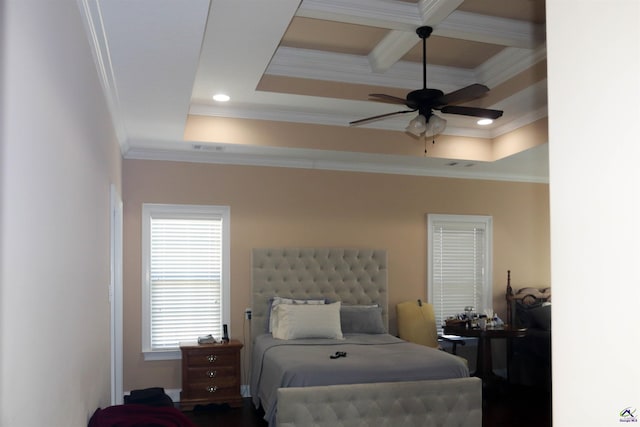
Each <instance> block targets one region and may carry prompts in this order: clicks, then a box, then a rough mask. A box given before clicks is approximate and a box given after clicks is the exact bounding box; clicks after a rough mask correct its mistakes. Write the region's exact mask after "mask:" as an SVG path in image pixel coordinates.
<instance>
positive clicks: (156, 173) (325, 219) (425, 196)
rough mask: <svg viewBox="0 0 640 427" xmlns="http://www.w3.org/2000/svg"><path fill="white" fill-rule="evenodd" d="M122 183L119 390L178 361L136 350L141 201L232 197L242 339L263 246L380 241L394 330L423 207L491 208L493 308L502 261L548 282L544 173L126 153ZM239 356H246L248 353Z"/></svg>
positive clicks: (143, 383) (525, 277)
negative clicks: (255, 255) (398, 170)
mask: <svg viewBox="0 0 640 427" xmlns="http://www.w3.org/2000/svg"><path fill="white" fill-rule="evenodd" d="M123 191H124V193H123V200H124V234H125V240H124V251H125V252H124V288H125V289H124V300H125V302H124V304H125V306H124V329H125V337H124V388H125V390H131V389H136V388H143V387H150V386H163V387H165V388H179V387H180V374H179V367H180V364H179V361H153V362H144V361H143V356H142V354H141V345H140V336H141V335H140V333H141V326H140V325H141V318H140V304H141V300H140V298H141V296H140V295H141V269H140V267H141V261H140V257H141V255H140V247H141V245H140V235H141V230H140V219H141V206H142V203H145V202H149V203H185V204H216V205H228V206H230V207H231V288H232V290H231V312H232V320H231V325H230V328H231V335H232V337H233V338H238V339H240V340H242V341H244V337H243V331H244V329H243V326H244V324H243V319H244V309H245V307H250V305H251V298H250V289H251V282H250V278H251V272H250V256H251V249H252V248H253V247H268V246H280V247H282V246H307V247H308V246H333V247H339V246H347V247H375V248H385V249H387V251H388V261H389V304H390V308H391V310H390V314H391V325H392V332H395V310H394V309H393V307H395V304H397V303H398V302H401V301H403V300H407V299H414V298H422V299H426V217H425V215H426V214H427V213H451V214H454V213H455V214H480V215H492V216H493V221H494V222H493V224H494V307H495V308H496V309H497V310H498V311H499V312H501V313H504V308H505V304H504V289H505V285H506V283H505V282H506V271H507V270H508V269H511V270H512V276H513V279H514V284H522V285H532V284H535V285H548V284H549V277H550V265H549V264H550V254H549V202H548V198H549V188H548V185H546V184H530V183H511V182H500V181H476V180H463V179H447V178H432V177H415V176H401V175H385V174H368V173H354V172H335V171H322V170H307V169H286V168H270V167H256V166H229V165H213V164H199V163H198V164H195V163H180V162H164V161H152V160H125V161H124V164H123ZM247 331H248V329H247ZM244 362H245V366H247V365H246V363H247V362H248V360H247V358H245V359H244ZM244 372H246V369H244ZM243 383H244V384H246V383H247V380H246V379H244V380H243Z"/></svg>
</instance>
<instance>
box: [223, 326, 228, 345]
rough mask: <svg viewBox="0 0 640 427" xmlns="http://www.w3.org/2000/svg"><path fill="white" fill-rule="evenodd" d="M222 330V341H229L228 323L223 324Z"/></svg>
mask: <svg viewBox="0 0 640 427" xmlns="http://www.w3.org/2000/svg"><path fill="white" fill-rule="evenodd" d="M222 330H223V335H222V342H223V343H225V344H226V343H228V342H229V329H228V328H227V324H226V323H225V324H224V325H222Z"/></svg>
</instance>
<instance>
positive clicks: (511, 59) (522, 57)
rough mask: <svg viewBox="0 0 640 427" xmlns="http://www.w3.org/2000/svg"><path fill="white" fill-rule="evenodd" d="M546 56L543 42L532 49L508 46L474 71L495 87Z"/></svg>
mask: <svg viewBox="0 0 640 427" xmlns="http://www.w3.org/2000/svg"><path fill="white" fill-rule="evenodd" d="M546 58H547V46H546V45H544V44H543V45H542V46H539V47H538V48H537V49H533V50H531V49H520V48H515V47H510V48H506V49H503V50H502V51H501V52H500V53H498V54H497V55H495V56H493V57H492V58H490V59H488V60H487V61H486V62H485V63H484V64H482V65H480V66H479V67H477V68H476V69H475V73H476V76H477V78H478V80H480V81H482V82H485V84H486V85H487V86H489V87H496V86H498V85H499V84H501V83H504V82H506V81H507V80H509V79H510V78H512V77H514V76H516V75H518V74H519V73H521V72H523V71H525V70H527V69H528V68H531V67H532V66H534V65H535V64H537V63H538V62H540V61H543V60H545V59H546Z"/></svg>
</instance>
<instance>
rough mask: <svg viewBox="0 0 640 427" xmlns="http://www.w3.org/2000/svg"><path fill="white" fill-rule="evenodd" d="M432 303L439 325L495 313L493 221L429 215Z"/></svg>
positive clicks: (430, 297)
mask: <svg viewBox="0 0 640 427" xmlns="http://www.w3.org/2000/svg"><path fill="white" fill-rule="evenodd" d="M428 223H429V230H428V233H429V237H428V240H429V245H428V246H429V283H428V295H429V302H431V303H432V304H433V306H434V312H435V316H436V322H437V325H438V327H439V328H442V325H443V324H444V320H445V319H446V318H447V317H449V316H453V315H455V314H458V313H462V312H463V311H464V308H465V307H466V306H472V307H474V309H475V311H476V312H478V313H483V312H484V311H485V310H487V309H491V301H492V291H491V289H492V287H491V218H490V217H478V216H465V215H429V221H428Z"/></svg>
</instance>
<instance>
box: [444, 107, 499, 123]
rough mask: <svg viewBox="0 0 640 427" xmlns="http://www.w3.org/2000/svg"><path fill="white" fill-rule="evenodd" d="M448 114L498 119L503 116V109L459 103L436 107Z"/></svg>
mask: <svg viewBox="0 0 640 427" xmlns="http://www.w3.org/2000/svg"><path fill="white" fill-rule="evenodd" d="M436 109H437V110H440V111H441V112H443V113H446V114H460V115H462V116H473V117H482V118H485V119H494V120H495V119H497V118H498V117H501V116H502V113H503V112H502V111H501V110H490V109H488V108H477V107H463V106H459V105H448V106H446V107H442V108H436Z"/></svg>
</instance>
